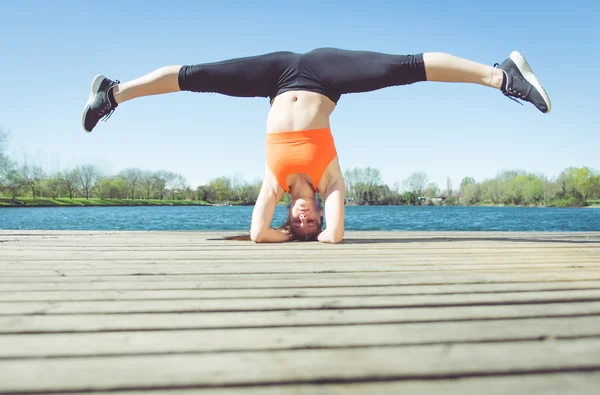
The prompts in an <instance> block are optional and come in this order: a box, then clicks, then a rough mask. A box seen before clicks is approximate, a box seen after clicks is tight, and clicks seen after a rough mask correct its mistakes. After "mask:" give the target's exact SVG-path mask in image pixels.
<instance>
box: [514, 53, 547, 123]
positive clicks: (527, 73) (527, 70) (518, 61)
mask: <svg viewBox="0 0 600 395" xmlns="http://www.w3.org/2000/svg"><path fill="white" fill-rule="evenodd" d="M510 59H511V60H512V61H513V62H514V63H515V65H516V66H517V68H518V69H519V71H520V72H521V74H523V77H525V79H526V80H527V82H529V83H530V84H531V85H533V86H534V87H535V89H537V90H538V92H540V95H542V98H543V99H544V101H545V102H546V106H547V107H548V111H546V112H545V114H548V113H549V112H550V110H551V109H552V104H551V103H550V98H549V97H548V94H547V93H546V91H545V90H544V88H543V87H542V84H540V81H539V80H538V79H537V77H536V76H535V74H534V73H533V70H531V67H529V63H527V61H526V60H525V58H524V57H523V55H521V54H520V53H519V52H518V51H513V53H511V54H510Z"/></svg>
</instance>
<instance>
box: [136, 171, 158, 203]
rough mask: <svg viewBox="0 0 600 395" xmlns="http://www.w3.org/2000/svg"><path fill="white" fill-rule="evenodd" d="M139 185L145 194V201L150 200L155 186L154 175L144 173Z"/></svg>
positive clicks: (148, 172) (147, 172)
mask: <svg viewBox="0 0 600 395" xmlns="http://www.w3.org/2000/svg"><path fill="white" fill-rule="evenodd" d="M140 185H141V187H142V188H143V189H144V192H146V199H151V198H152V192H153V191H154V187H155V185H156V174H155V173H153V172H151V171H145V172H143V173H142V177H141V178H140Z"/></svg>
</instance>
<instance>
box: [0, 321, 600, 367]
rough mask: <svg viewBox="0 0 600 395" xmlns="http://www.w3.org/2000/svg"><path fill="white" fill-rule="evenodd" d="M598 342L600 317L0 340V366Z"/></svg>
mask: <svg viewBox="0 0 600 395" xmlns="http://www.w3.org/2000/svg"><path fill="white" fill-rule="evenodd" d="M584 337H597V338H600V317H569V318H545V319H527V320H497V321H479V322H441V323H427V324H401V325H400V324H381V325H354V326H325V327H303V328H293V327H288V328H255V329H246V328H245V329H214V330H193V331H190V330H186V331H181V330H179V331H177V330H173V331H154V332H112V333H83V334H73V333H68V334H36V335H4V336H0V360H2V359H15V358H48V357H61V358H66V357H76V356H111V355H112V356H116V355H129V354H136V355H137V354H157V355H160V354H175V353H186V354H189V353H219V352H247V351H269V350H294V349H328V348H356V347H374V346H380V347H383V346H386V347H387V346H409V345H413V346H414V345H427V344H454V343H484V342H500V341H502V342H512V341H536V340H541V339H547V338H550V339H572V338H584Z"/></svg>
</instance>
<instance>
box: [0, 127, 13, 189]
mask: <svg viewBox="0 0 600 395" xmlns="http://www.w3.org/2000/svg"><path fill="white" fill-rule="evenodd" d="M9 137H10V136H9V134H8V132H7V131H5V130H4V129H2V128H1V127H0V186H1V185H2V184H3V183H4V182H6V178H7V177H8V174H9V173H10V172H11V171H12V169H13V163H12V161H11V160H10V158H9V157H8V154H7V152H6V151H7V150H8V140H9Z"/></svg>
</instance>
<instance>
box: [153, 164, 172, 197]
mask: <svg viewBox="0 0 600 395" xmlns="http://www.w3.org/2000/svg"><path fill="white" fill-rule="evenodd" d="M171 177H173V173H170V172H168V171H165V170H160V171H157V172H156V173H154V181H155V183H154V188H155V189H157V190H158V196H159V199H160V200H163V199H164V196H165V190H166V189H167V185H168V184H169V181H170V179H171Z"/></svg>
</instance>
